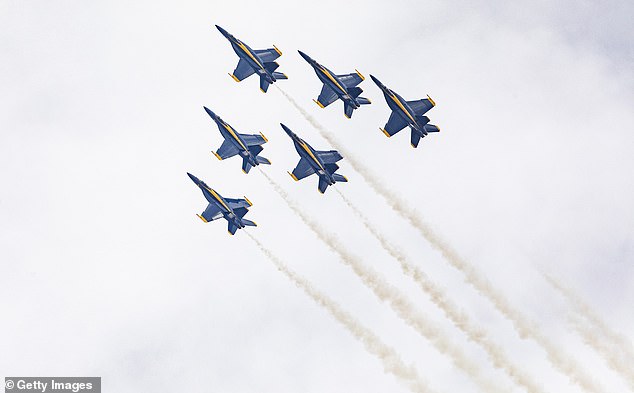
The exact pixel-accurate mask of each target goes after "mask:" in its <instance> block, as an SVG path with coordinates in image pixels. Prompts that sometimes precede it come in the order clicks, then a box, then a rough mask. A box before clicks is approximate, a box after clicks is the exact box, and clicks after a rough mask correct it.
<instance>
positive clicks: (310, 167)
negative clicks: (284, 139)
mask: <svg viewBox="0 0 634 393" xmlns="http://www.w3.org/2000/svg"><path fill="white" fill-rule="evenodd" d="M280 125H281V126H282V128H283V129H284V131H286V133H287V134H288V136H290V137H291V139H292V140H293V144H295V150H297V153H299V156H300V157H301V158H300V160H299V163H298V164H297V166H296V167H295V169H293V173H291V172H288V174H289V175H291V177H292V178H293V179H295V181H298V180H300V179H303V178H305V177H306V176H310V175H312V174H313V173H316V174H317V176H319V186H318V189H319V192H321V193H322V194H323V193H324V192H326V188H328V186H331V185H333V184H335V183H336V182H347V181H348V179H347V178H346V177H345V176H343V175H340V174H338V173H335V172H336V171H337V169H339V165H337V164H335V163H336V162H337V161H339V160H341V159H343V157H342V156H341V154H339V152H338V151H336V150H329V151H318V150H315V149H313V148H312V147H311V146H310V145H309V144H308V143H306V142H305V141H304V140H303V139H302V138H300V137H298V136H297V135H296V134H295V133H294V132H293V131H291V130H290V129H289V128H288V127H286V126H285V125H284V124H282V123H280Z"/></svg>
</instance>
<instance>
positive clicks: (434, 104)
mask: <svg viewBox="0 0 634 393" xmlns="http://www.w3.org/2000/svg"><path fill="white" fill-rule="evenodd" d="M427 99H428V100H429V102H431V105H432V106H436V101H434V100H433V99H432V98H431V97H430V96H429V94H427Z"/></svg>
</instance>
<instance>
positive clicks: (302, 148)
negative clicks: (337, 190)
mask: <svg viewBox="0 0 634 393" xmlns="http://www.w3.org/2000/svg"><path fill="white" fill-rule="evenodd" d="M289 135H290V134H289ZM290 137H291V139H293V144H294V145H295V150H297V153H298V154H299V156H300V157H302V158H305V159H306V160H307V161H308V163H309V164H310V166H311V168H313V170H314V171H315V173H316V174H317V176H319V177H320V178H322V179H324V180H326V182H327V183H328V185H333V184H335V179H333V177H332V175H331V174H330V173H329V172H328V171H327V170H326V167H325V164H324V163H323V161H322V160H321V159H320V158H319V156H318V155H317V154H316V153H315V149H313V148H312V147H311V146H310V145H309V144H308V143H306V142H305V141H304V140H303V139H302V138H300V137H298V136H297V135H295V134H292V135H290Z"/></svg>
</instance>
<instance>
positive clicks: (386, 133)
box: [379, 128, 392, 138]
mask: <svg viewBox="0 0 634 393" xmlns="http://www.w3.org/2000/svg"><path fill="white" fill-rule="evenodd" d="M379 130H381V131H382V132H383V133H384V134H385V136H386V137H388V138H391V137H392V135H390V134H389V133H388V132H387V131H385V130H384V129H383V128H379Z"/></svg>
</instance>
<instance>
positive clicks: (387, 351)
mask: <svg viewBox="0 0 634 393" xmlns="http://www.w3.org/2000/svg"><path fill="white" fill-rule="evenodd" d="M245 232H246V234H247V236H249V237H250V238H251V240H253V242H255V244H256V245H257V246H258V248H259V249H260V251H262V253H264V255H266V256H267V257H268V258H269V259H270V260H271V262H273V264H274V265H275V266H276V267H277V269H278V270H279V271H281V272H282V273H284V275H285V276H286V277H288V278H289V279H290V280H291V281H292V282H293V283H294V284H295V285H296V286H297V287H298V288H301V289H302V290H303V291H304V292H305V293H306V294H307V295H308V296H309V297H310V298H312V299H313V300H314V301H315V303H317V304H319V305H320V306H322V307H323V308H325V309H326V310H327V311H328V312H329V313H330V314H331V315H332V316H333V317H334V318H335V319H336V320H337V321H338V322H339V323H341V324H342V325H343V326H344V327H345V328H346V329H348V331H349V332H350V333H351V334H352V335H353V336H354V337H355V338H356V339H357V340H359V341H360V342H361V343H362V344H363V346H364V347H365V349H366V351H368V352H369V353H371V354H372V355H374V356H376V357H377V358H379V360H380V361H381V362H382V363H383V369H384V370H385V372H387V373H390V374H392V375H394V376H395V377H397V378H398V379H399V380H400V381H401V382H403V383H404V384H405V385H407V387H408V388H409V389H410V390H411V391H412V392H415V393H433V390H431V389H430V388H429V387H428V386H427V384H426V383H425V381H423V379H422V378H421V377H420V376H419V375H418V373H417V372H416V370H415V369H414V368H413V367H411V366H409V367H408V366H407V365H405V363H404V362H403V360H402V359H401V357H400V356H399V355H398V353H397V352H396V351H395V350H394V349H393V348H391V347H389V346H387V345H386V344H385V343H384V342H383V341H381V339H380V338H379V337H377V336H376V334H374V333H373V332H372V331H371V330H369V329H368V328H366V327H365V326H363V325H362V324H361V323H360V322H359V321H358V320H357V319H355V318H354V317H353V316H352V315H351V314H350V313H348V312H346V311H345V310H343V309H342V308H341V306H339V304H337V303H336V302H335V301H333V300H332V299H330V298H329V297H327V296H326V295H324V294H323V293H321V292H320V291H318V290H317V289H315V288H314V287H313V286H312V285H311V284H310V283H309V282H308V281H307V280H306V279H304V278H303V277H301V276H299V275H298V274H297V273H295V272H293V271H292V270H291V269H289V268H288V267H287V266H286V265H285V264H284V262H282V261H281V260H280V259H279V258H278V257H277V255H275V254H273V252H272V251H270V250H269V249H268V248H266V247H265V246H264V245H263V244H262V243H261V242H260V241H259V240H258V239H257V238H255V237H254V236H253V235H252V234H251V233H249V232H248V231H245Z"/></svg>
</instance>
